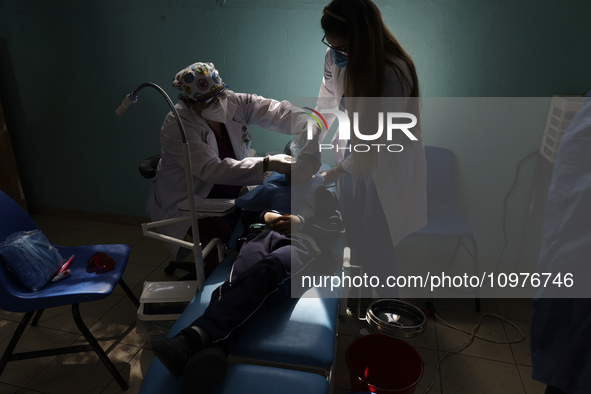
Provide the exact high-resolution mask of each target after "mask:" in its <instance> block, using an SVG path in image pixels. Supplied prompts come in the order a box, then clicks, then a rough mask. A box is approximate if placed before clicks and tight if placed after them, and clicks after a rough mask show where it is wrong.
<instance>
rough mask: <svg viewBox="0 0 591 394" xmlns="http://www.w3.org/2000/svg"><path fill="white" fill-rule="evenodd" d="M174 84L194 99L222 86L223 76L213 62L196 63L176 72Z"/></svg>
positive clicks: (186, 95) (185, 94) (187, 96)
mask: <svg viewBox="0 0 591 394" xmlns="http://www.w3.org/2000/svg"><path fill="white" fill-rule="evenodd" d="M172 86H174V87H175V88H176V89H178V90H180V91H181V92H183V93H184V96H185V97H186V98H189V99H194V98H198V97H199V96H201V95H202V94H206V93H209V92H211V91H213V90H215V89H217V88H219V87H220V86H222V78H221V77H220V74H219V72H218V70H216V69H215V66H214V65H213V63H194V64H191V65H190V66H189V67H186V68H184V69H182V70H181V71H179V72H178V73H177V74H176V76H175V77H174V80H173V81H172Z"/></svg>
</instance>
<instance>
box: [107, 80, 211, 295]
mask: <svg viewBox="0 0 591 394" xmlns="http://www.w3.org/2000/svg"><path fill="white" fill-rule="evenodd" d="M147 86H149V87H152V88H154V89H156V90H157V91H158V92H160V94H161V95H162V96H163V97H164V98H165V99H166V102H167V103H168V105H169V106H170V109H171V110H172V112H173V113H174V117H175V119H176V122H177V124H178V126H179V131H180V133H181V140H182V143H183V159H184V162H185V180H186V182H187V194H188V200H189V207H190V208H189V209H190V216H191V228H192V229H193V231H192V232H193V255H194V256H195V270H196V274H197V288H198V289H200V288H201V287H203V282H204V281H205V274H204V271H203V254H202V248H201V240H200V239H199V227H198V224H197V214H196V212H195V192H194V190H195V188H194V187H193V173H192V171H191V168H192V167H191V154H190V151H189V143H188V142H187V133H186V132H185V127H184V126H183V122H181V117H180V116H179V113H178V111H177V109H176V108H175V106H174V104H173V102H172V100H171V99H170V97H169V96H168V94H166V92H165V91H164V89H162V88H161V87H160V86H158V85H156V84H155V83H152V82H144V83H142V84H141V85H140V86H138V87H137V89H136V90H135V91H134V92H133V93H131V94H129V95H128V96H129V102H130V103H135V102H136V101H137V96H138V94H139V92H140V91H141V90H142V89H143V88H145V87H147ZM126 98H127V97H126ZM124 102H125V100H124ZM122 106H124V107H125V108H124V109H123V110H122V111H120V112H118V114H119V115H122V114H123V112H125V110H126V109H127V106H126V105H124V104H123V103H122V104H121V105H120V107H119V108H121V107H122Z"/></svg>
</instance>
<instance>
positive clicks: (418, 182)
mask: <svg viewBox="0 0 591 394" xmlns="http://www.w3.org/2000/svg"><path fill="white" fill-rule="evenodd" d="M321 25H322V29H323V30H324V33H325V37H324V38H323V39H322V42H323V43H324V44H326V45H327V46H328V47H329V48H328V49H327V51H326V56H325V63H324V77H323V79H322V85H321V87H320V92H319V98H318V102H317V106H316V110H317V111H320V110H322V109H324V108H326V109H340V110H341V111H342V112H345V110H346V109H348V110H349V111H351V108H347V106H348V105H349V104H351V107H353V105H354V104H357V103H359V102H360V101H361V100H359V98H364V97H399V98H400V99H396V102H397V106H398V107H399V108H397V110H399V111H400V112H409V113H413V114H414V115H416V116H417V118H419V114H418V101H417V100H418V96H419V86H418V78H417V74H416V70H415V67H414V64H413V62H412V59H411V58H410V57H409V56H408V54H406V52H405V51H404V50H403V49H402V47H401V46H400V44H399V43H398V42H397V41H396V39H395V38H394V36H393V35H392V33H390V31H389V30H388V28H387V27H386V26H385V25H384V23H383V20H382V17H381V14H380V11H379V10H378V8H377V7H376V6H375V4H374V3H373V2H371V1H370V0H332V1H331V2H330V3H329V4H328V5H327V6H325V7H324V10H323V16H322V19H321ZM414 97H416V98H414ZM356 100H357V101H356ZM374 102H375V101H374ZM353 111H354V112H356V111H355V110H353ZM325 118H326V120H327V123H328V128H330V124H331V123H332V122H333V121H334V119H335V117H334V115H332V116H331V115H328V116H326V117H325ZM351 126H353V123H351ZM362 131H363V130H362ZM326 132H327V131H325V130H322V132H319V135H320V136H319V142H322V140H323V139H324V137H325V135H326ZM372 133H375V129H373V130H372ZM365 134H366V135H367V134H371V133H365ZM412 134H413V135H414V136H415V137H416V138H417V140H416V141H411V140H409V139H408V138H406V136H404V135H403V134H402V133H398V135H397V136H395V139H394V140H392V141H383V142H386V143H390V144H391V143H399V144H401V145H403V147H404V149H403V151H402V152H399V153H394V152H388V151H386V150H385V149H382V150H381V151H380V152H376V150H375V149H374V150H372V151H370V152H360V151H358V152H356V151H355V150H354V149H352V150H351V152H350V153H349V152H348V151H347V150H346V149H340V150H339V151H338V152H337V151H336V150H333V155H334V158H335V163H336V167H335V168H334V169H332V170H330V171H328V172H327V173H325V174H324V176H325V183H326V182H328V183H330V182H333V181H335V180H337V179H340V180H341V181H340V184H341V195H342V198H343V204H344V206H343V209H344V219H345V225H346V229H347V242H348V243H349V244H350V245H351V246H352V253H353V254H354V255H353V258H354V257H355V254H356V255H357V256H356V257H357V258H356V261H357V263H356V264H360V265H362V266H363V268H364V271H365V272H366V273H368V275H372V273H375V274H376V275H377V276H379V277H380V283H382V284H383V283H384V281H385V280H386V276H387V275H395V274H396V273H397V271H396V263H395V260H394V247H395V246H396V245H397V244H398V243H399V242H400V241H401V240H402V239H403V238H404V237H406V236H407V235H409V234H411V233H412V232H414V231H416V230H418V229H420V228H422V227H424V226H425V225H426V224H427V197H426V191H427V187H426V170H427V166H426V161H425V149H424V145H423V141H422V139H421V133H420V123H419V126H418V127H415V128H413V129H412ZM336 137H337V134H335V138H333V140H332V142H331V144H332V145H333V146H336V145H340V146H341V148H345V147H346V145H345V144H346V143H345V142H344V141H340V143H339V141H338V140H337V139H336ZM396 138H399V139H398V140H396ZM372 142H377V141H372ZM372 142H368V141H363V140H359V139H358V138H357V137H356V135H355V134H354V133H353V127H351V140H350V141H349V146H351V147H352V146H355V144H357V143H364V144H371V143H372ZM366 296H371V294H369V293H367V294H366ZM388 296H396V294H394V293H392V294H388Z"/></svg>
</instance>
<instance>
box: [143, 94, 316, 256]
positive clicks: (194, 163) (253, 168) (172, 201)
mask: <svg viewBox="0 0 591 394" xmlns="http://www.w3.org/2000/svg"><path fill="white" fill-rule="evenodd" d="M175 107H176V109H177V111H178V113H179V116H180V118H181V121H182V122H183V126H184V127H185V132H186V134H187V141H188V143H189V148H190V154H191V167H192V172H193V183H194V188H195V190H194V193H195V195H196V196H199V197H201V198H206V197H207V196H208V194H209V192H210V191H211V189H212V188H213V186H214V185H215V184H216V183H217V184H226V185H236V186H250V185H260V184H262V183H263V158H262V157H249V154H250V143H251V141H250V140H251V136H250V133H249V132H248V128H247V125H256V126H259V127H262V128H266V129H269V130H273V131H276V132H279V133H282V134H291V133H292V129H293V133H294V134H297V133H299V132H301V131H302V130H304V129H305V127H306V125H307V119H306V117H305V115H303V116H301V117H298V118H297V119H294V127H293V128H292V123H291V122H292V109H294V108H293V106H292V105H291V104H290V103H289V102H288V101H282V102H279V101H276V100H272V99H267V98H264V97H260V96H257V95H254V94H244V93H234V92H232V91H228V111H227V115H226V123H225V125H226V129H227V130H228V135H229V137H230V141H231V143H232V148H233V149H234V153H235V155H236V160H233V159H230V158H226V159H224V160H220V159H219V152H218V146H217V142H216V139H215V135H214V132H213V130H212V129H211V128H210V127H209V125H208V124H207V122H206V121H205V120H204V119H203V118H202V117H200V116H199V115H197V113H195V111H193V110H192V109H191V108H189V106H188V105H187V104H185V103H184V102H183V101H179V102H178V103H177V104H176V105H175ZM297 113H301V111H300V112H298V111H297V109H296V111H294V114H297ZM296 116H297V115H296ZM160 143H161V144H162V148H161V151H160V155H161V159H160V162H159V163H158V168H157V175H156V178H155V179H154V182H153V183H152V188H151V190H150V194H149V196H148V201H147V203H146V211H147V213H148V215H150V218H151V219H152V220H153V221H159V220H164V219H171V218H175V217H180V216H182V215H183V213H181V212H180V211H179V209H178V207H177V204H178V203H180V202H181V201H184V200H186V199H187V198H188V194H187V185H186V180H185V169H184V160H183V150H182V139H181V134H180V131H179V128H178V125H177V122H176V120H175V119H174V114H173V112H172V111H170V112H169V113H168V115H166V118H165V119H164V123H163V124H162V129H161V131H160ZM189 227H190V222H184V223H179V224H176V225H171V226H166V227H160V228H158V230H159V231H160V232H161V233H163V234H166V235H169V236H172V237H174V238H177V239H183V238H184V236H185V234H186V233H187V231H188V230H189ZM166 245H167V247H168V248H169V250H170V252H171V254H172V256H173V257H176V255H177V252H178V249H179V247H178V246H175V245H172V244H168V243H167V244H166Z"/></svg>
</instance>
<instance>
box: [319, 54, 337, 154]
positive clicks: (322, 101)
mask: <svg viewBox="0 0 591 394" xmlns="http://www.w3.org/2000/svg"><path fill="white" fill-rule="evenodd" d="M333 65H334V59H333V58H332V54H331V52H330V49H327V50H326V54H325V55H324V76H323V77H322V84H321V85H320V92H318V101H317V102H316V108H315V110H316V111H318V112H320V110H322V109H338V108H339V102H340V97H336V84H337V83H338V78H337V76H336V75H333V74H332V68H333ZM323 117H324V119H325V120H326V124H327V126H328V129H330V126H331V125H332V123H333V122H334V120H335V119H336V116H335V115H333V114H323ZM328 129H327V130H322V132H321V133H320V139H319V143H322V141H324V138H325V137H326V134H327V133H328Z"/></svg>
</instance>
